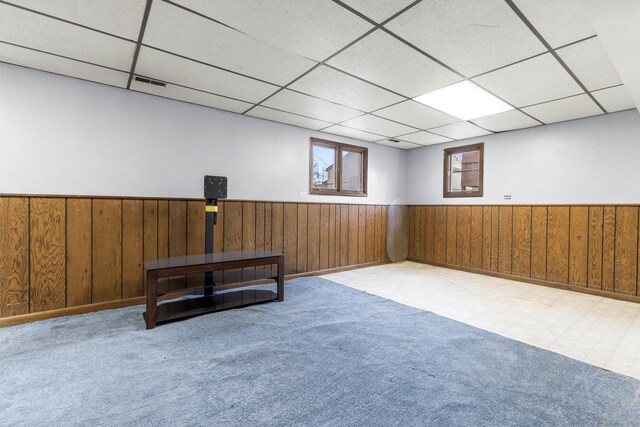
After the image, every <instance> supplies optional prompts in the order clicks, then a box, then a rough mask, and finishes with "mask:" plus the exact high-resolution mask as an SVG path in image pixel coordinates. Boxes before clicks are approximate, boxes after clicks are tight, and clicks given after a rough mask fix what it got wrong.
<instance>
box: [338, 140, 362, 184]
mask: <svg viewBox="0 0 640 427" xmlns="http://www.w3.org/2000/svg"><path fill="white" fill-rule="evenodd" d="M342 189H343V190H347V191H362V153H360V152H357V151H348V150H343V151H342Z"/></svg>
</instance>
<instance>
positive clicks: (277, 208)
mask: <svg viewBox="0 0 640 427" xmlns="http://www.w3.org/2000/svg"><path fill="white" fill-rule="evenodd" d="M271 212H272V214H271V248H272V249H271V250H273V251H274V252H279V253H284V228H283V226H284V205H283V204H282V203H272V204H271ZM286 261H287V260H286V259H285V262H286Z"/></svg>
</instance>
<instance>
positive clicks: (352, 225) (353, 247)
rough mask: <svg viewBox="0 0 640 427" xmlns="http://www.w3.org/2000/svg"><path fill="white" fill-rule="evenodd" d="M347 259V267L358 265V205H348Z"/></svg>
mask: <svg viewBox="0 0 640 427" xmlns="http://www.w3.org/2000/svg"><path fill="white" fill-rule="evenodd" d="M348 208H349V223H348V224H349V226H348V227H349V259H348V264H347V265H356V264H357V263H358V205H349V206H348Z"/></svg>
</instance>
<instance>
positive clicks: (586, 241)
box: [408, 205, 640, 302]
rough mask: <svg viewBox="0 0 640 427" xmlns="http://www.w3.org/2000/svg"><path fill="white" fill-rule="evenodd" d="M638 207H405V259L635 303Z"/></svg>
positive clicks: (638, 257)
mask: <svg viewBox="0 0 640 427" xmlns="http://www.w3.org/2000/svg"><path fill="white" fill-rule="evenodd" d="M638 213H639V211H638V206H632V205H618V206H614V205H590V206H584V205H580V206H578V205H571V206H557V205H548V206H539V205H538V206H520V205H513V206H511V205H499V206H475V205H474V206H464V205H455V206H451V205H448V206H409V211H408V216H409V259H411V260H413V261H418V262H424V263H429V264H435V265H440V266H445V267H453V268H458V269H462V270H467V271H473V272H477V273H485V274H491V275H495V276H499V277H505V278H513V279H516V280H524V281H528V282H532V283H537V284H542V285H550V286H555V287H561V288H564V289H572V290H576V291H580V292H585V293H591V294H597V295H604V296H608V297H613V298H619V299H624V300H628V301H636V302H640V296H639V295H640V286H639V284H638V267H639V265H640V239H639V238H638V231H639V222H638V221H639V218H638Z"/></svg>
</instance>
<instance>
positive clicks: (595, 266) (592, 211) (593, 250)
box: [587, 206, 604, 289]
mask: <svg viewBox="0 0 640 427" xmlns="http://www.w3.org/2000/svg"><path fill="white" fill-rule="evenodd" d="M603 212H604V211H603V208H602V206H590V207H589V245H588V246H589V254H588V257H589V260H588V262H587V286H588V287H589V288H592V289H602V227H603Z"/></svg>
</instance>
